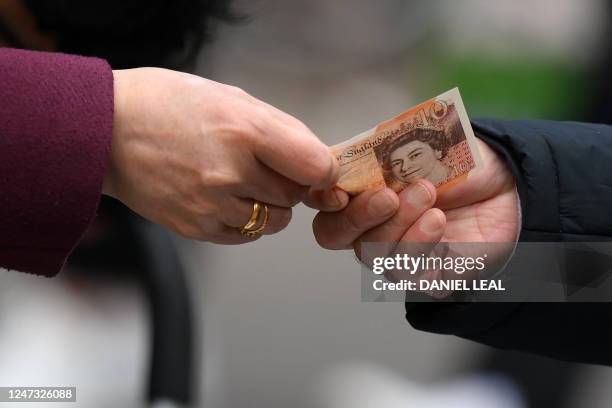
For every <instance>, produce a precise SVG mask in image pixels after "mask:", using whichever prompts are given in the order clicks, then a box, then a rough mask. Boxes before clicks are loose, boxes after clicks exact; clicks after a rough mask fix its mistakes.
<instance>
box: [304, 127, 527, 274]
mask: <svg viewBox="0 0 612 408" xmlns="http://www.w3.org/2000/svg"><path fill="white" fill-rule="evenodd" d="M478 147H479V150H480V153H481V156H482V159H483V167H482V168H481V169H479V170H477V171H473V172H472V173H470V175H469V177H468V178H467V180H465V181H463V182H461V183H459V184H457V185H455V186H453V187H451V188H449V189H448V190H446V191H444V192H443V193H441V194H440V195H439V196H437V195H436V189H435V188H434V187H433V185H432V184H431V183H430V182H428V181H427V180H419V181H418V182H416V183H414V184H413V185H411V186H410V187H408V188H406V189H405V190H403V191H402V192H400V193H399V195H396V194H395V193H394V192H393V191H392V190H390V189H388V188H385V189H382V190H377V191H366V192H364V193H362V194H360V195H359V196H357V197H354V198H352V199H351V200H350V201H349V199H348V196H347V195H346V193H343V192H340V191H314V190H313V191H311V193H310V196H309V198H308V199H307V200H306V202H307V203H308V204H309V205H311V206H314V207H317V208H323V209H324V211H321V212H319V213H318V214H317V215H316V217H315V219H314V221H313V230H314V234H315V237H316V239H317V241H318V242H319V244H320V245H321V246H322V247H324V248H327V249H348V248H353V250H354V251H355V254H356V255H357V256H358V257H360V259H361V260H362V261H363V262H365V263H366V264H370V260H367V259H362V258H363V257H361V253H360V251H361V243H362V242H387V243H397V242H405V243H422V244H435V243H437V242H439V241H442V242H514V241H515V240H516V237H517V232H518V208H517V202H518V199H517V194H516V185H515V182H514V178H513V176H512V173H511V172H510V170H509V169H508V167H507V165H506V164H505V162H504V161H503V159H502V158H500V157H499V156H498V155H497V154H496V153H494V152H493V151H492V150H491V149H490V148H489V147H488V146H487V145H486V144H485V143H484V142H482V141H480V140H479V139H478ZM334 196H335V197H337V199H336V200H332V199H331V198H330V197H334ZM334 202H335V204H334ZM434 204H435V206H436V207H438V208H432V207H433V206H434ZM394 249H395V247H394V246H390V247H389V251H390V253H389V254H385V256H389V255H393V251H394Z"/></svg>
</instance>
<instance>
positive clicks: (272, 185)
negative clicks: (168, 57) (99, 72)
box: [103, 68, 338, 244]
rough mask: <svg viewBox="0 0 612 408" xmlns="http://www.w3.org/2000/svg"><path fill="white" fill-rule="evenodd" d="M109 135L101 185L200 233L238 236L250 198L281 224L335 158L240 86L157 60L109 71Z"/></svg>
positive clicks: (154, 216) (161, 220)
mask: <svg viewBox="0 0 612 408" xmlns="http://www.w3.org/2000/svg"><path fill="white" fill-rule="evenodd" d="M114 78H115V116H114V128H113V143H112V152H111V158H110V163H109V166H108V172H107V175H106V178H105V180H104V186H103V193H104V194H107V195H110V196H113V197H115V198H117V199H119V200H121V201H122V202H123V203H124V204H126V205H127V206H128V207H130V208H131V209H133V210H134V211H136V212H137V213H139V214H141V215H142V216H144V217H146V218H148V219H149V220H151V221H154V222H156V223H158V224H161V225H164V226H166V227H168V228H170V229H172V230H174V231H175V232H177V233H179V234H181V235H183V236H185V237H188V238H194V239H199V240H206V241H212V242H216V243H223V244H239V243H244V242H247V241H252V240H254V239H257V237H250V238H247V237H244V236H242V235H241V234H240V232H239V228H240V227H242V226H243V225H244V224H246V223H247V221H248V220H249V218H250V216H251V213H252V210H253V200H258V201H260V202H262V203H263V204H267V205H268V208H269V210H270V216H269V223H268V226H267V227H266V229H265V230H264V233H265V234H272V233H275V232H278V231H280V230H282V229H283V228H285V226H286V225H287V224H288V223H289V221H290V219H291V207H292V206H294V205H295V204H296V203H298V202H300V201H301V200H302V199H303V197H304V196H305V194H306V193H307V191H308V188H309V187H312V186H315V187H319V188H328V187H330V186H332V185H333V184H334V183H335V181H336V178H337V175H338V165H337V163H336V160H335V159H334V158H333V156H332V155H331V154H330V153H329V151H328V149H327V147H326V146H325V145H324V144H323V143H322V142H321V141H319V139H317V137H316V136H315V135H314V134H313V133H312V132H311V131H310V130H309V129H308V128H307V127H306V126H305V125H304V124H302V123H301V122H300V121H298V120H297V119H295V118H293V117H291V116H289V115H287V114H286V113H283V112H281V111H279V110H278V109H276V108H273V107H272V106H269V105H267V104H265V103H263V102H261V101H259V100H257V99H255V98H254V97H252V96H250V95H248V94H247V93H246V92H244V91H242V90H240V89H238V88H235V87H232V86H228V85H223V84H220V83H217V82H213V81H209V80H206V79H204V78H200V77H197V76H194V75H189V74H184V73H180V72H175V71H169V70H163V69H157V68H139V69H131V70H122V71H114Z"/></svg>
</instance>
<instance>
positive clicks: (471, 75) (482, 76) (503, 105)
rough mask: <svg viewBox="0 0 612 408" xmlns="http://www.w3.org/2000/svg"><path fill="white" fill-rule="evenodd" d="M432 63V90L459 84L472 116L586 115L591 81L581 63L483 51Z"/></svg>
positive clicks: (428, 82)
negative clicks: (508, 55) (486, 53)
mask: <svg viewBox="0 0 612 408" xmlns="http://www.w3.org/2000/svg"><path fill="white" fill-rule="evenodd" d="M428 62H430V65H428V67H427V68H426V70H427V72H426V73H424V77H425V78H428V80H426V81H425V82H426V83H425V84H424V85H427V86H426V89H428V92H429V93H431V92H432V90H435V92H438V91H440V92H442V91H445V90H447V89H450V88H453V87H455V86H458V87H459V89H460V91H461V96H462V97H463V101H464V103H465V106H466V109H467V111H468V114H469V116H470V117H477V116H495V117H502V118H515V119H519V118H542V119H559V120H580V119H581V118H582V117H583V115H584V113H585V106H586V104H585V101H586V100H587V98H588V97H589V79H588V76H587V74H586V72H585V71H584V70H583V69H581V68H579V67H578V66H571V65H569V64H567V63H561V62H558V61H549V60H545V59H542V58H539V57H538V56H521V57H512V58H510V57H503V58H502V57H490V56H483V55H478V54H474V55H470V56H467V55H462V56H450V57H449V56H445V57H437V58H434V59H433V63H431V62H432V60H429V61H428ZM432 67H433V68H432ZM423 96H424V98H428V97H431V95H429V94H428V95H423Z"/></svg>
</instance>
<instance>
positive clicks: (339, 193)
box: [333, 188, 346, 206]
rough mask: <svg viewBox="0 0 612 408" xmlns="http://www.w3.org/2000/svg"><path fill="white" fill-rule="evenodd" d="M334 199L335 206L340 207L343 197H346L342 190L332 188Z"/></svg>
mask: <svg viewBox="0 0 612 408" xmlns="http://www.w3.org/2000/svg"><path fill="white" fill-rule="evenodd" d="M333 191H334V198H335V200H336V201H337V202H336V205H339V206H340V205H342V203H343V202H344V197H345V196H346V193H345V192H344V191H342V190H340V189H339V188H334V190H333Z"/></svg>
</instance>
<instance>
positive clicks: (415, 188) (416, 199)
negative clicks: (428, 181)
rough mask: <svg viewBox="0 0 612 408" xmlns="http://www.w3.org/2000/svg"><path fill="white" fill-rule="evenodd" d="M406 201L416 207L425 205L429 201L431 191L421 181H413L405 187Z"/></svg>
mask: <svg viewBox="0 0 612 408" xmlns="http://www.w3.org/2000/svg"><path fill="white" fill-rule="evenodd" d="M406 190H407V191H406V192H405V193H404V194H405V196H406V201H408V202H409V203H410V204H411V205H413V206H414V207H416V208H422V207H425V206H426V205H427V204H429V203H430V202H431V193H430V192H429V190H428V189H427V188H425V186H424V185H422V184H421V183H415V184H413V185H411V186H410V187H408V188H407V189H406Z"/></svg>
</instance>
